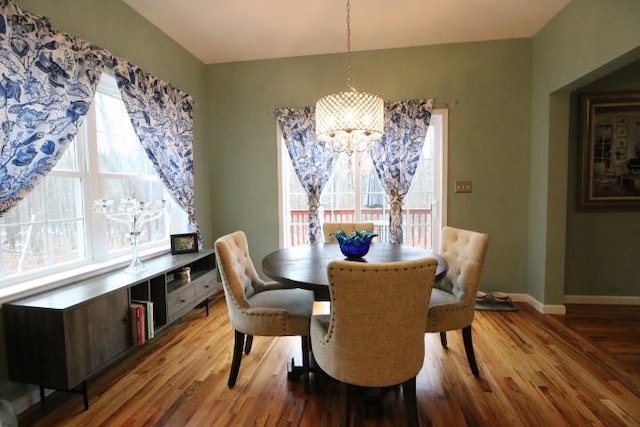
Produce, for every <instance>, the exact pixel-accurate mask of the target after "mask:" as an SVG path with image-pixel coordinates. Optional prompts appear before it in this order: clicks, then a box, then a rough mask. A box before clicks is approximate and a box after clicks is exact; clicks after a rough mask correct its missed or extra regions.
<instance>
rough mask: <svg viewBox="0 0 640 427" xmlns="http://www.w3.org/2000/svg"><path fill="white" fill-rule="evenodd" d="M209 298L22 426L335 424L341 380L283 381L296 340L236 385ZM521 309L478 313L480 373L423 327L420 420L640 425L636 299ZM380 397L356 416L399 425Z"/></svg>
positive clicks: (225, 325)
mask: <svg viewBox="0 0 640 427" xmlns="http://www.w3.org/2000/svg"><path fill="white" fill-rule="evenodd" d="M210 307H211V310H210V315H209V317H205V316H204V313H203V311H202V310H194V311H193V312H192V313H191V314H190V315H189V316H187V317H186V318H184V319H183V321H181V322H179V323H178V324H176V325H174V326H172V327H170V328H168V329H167V330H165V331H164V332H163V333H161V334H159V335H158V336H157V337H156V338H155V339H154V340H153V341H152V342H150V343H149V344H147V345H145V346H144V347H142V348H140V349H138V350H136V351H134V352H133V353H132V354H129V355H128V356H126V357H125V358H123V359H122V360H120V361H119V362H118V363H116V364H115V365H114V366H112V367H110V368H109V369H107V370H106V371H105V372H104V373H102V374H100V375H97V376H96V377H95V378H94V379H92V380H91V381H90V382H89V393H90V405H91V406H90V408H89V410H88V411H84V410H83V405H82V397H81V396H78V395H74V394H68V393H55V394H54V395H52V396H50V397H49V398H48V399H47V402H46V406H45V407H44V409H43V408H40V407H39V405H36V406H34V407H33V408H31V409H30V410H28V411H27V412H25V413H23V414H21V416H20V425H21V426H31V425H36V426H92V427H94V426H180V427H182V426H278V427H279V426H333V425H338V420H339V402H338V393H337V390H338V387H336V386H335V385H333V384H332V383H331V382H326V381H323V382H319V383H316V384H315V387H314V388H315V389H314V392H313V393H311V394H305V393H304V392H303V390H302V384H301V382H298V381H289V380H288V379H287V373H286V362H287V361H288V360H289V359H290V358H291V357H292V356H294V355H298V356H299V354H300V340H299V338H295V337H287V338H268V337H255V339H254V342H253V350H252V352H251V354H250V355H248V356H244V358H243V361H242V365H241V367H240V375H239V377H238V382H237V384H236V386H235V388H234V389H232V390H230V389H228V388H227V377H228V373H229V364H230V361H231V352H232V347H233V345H232V337H233V332H232V329H231V326H230V324H229V321H228V317H227V312H226V307H225V302H224V299H219V300H217V301H215V302H213V303H211V305H210ZM518 308H519V310H518V311H516V312H488V311H479V312H477V314H476V319H475V321H474V324H473V333H474V344H475V350H476V356H477V359H478V363H479V366H480V372H481V374H480V377H479V378H475V377H473V376H472V375H471V372H470V370H469V366H468V363H467V360H466V357H465V354H464V348H463V345H462V339H461V336H460V333H459V332H455V333H449V336H448V337H449V349H448V350H445V349H443V348H442V347H441V345H440V341H439V338H438V336H437V334H428V335H425V345H426V356H425V361H424V367H423V369H422V370H421V372H420V374H419V376H418V380H417V384H418V392H417V397H418V405H419V411H420V418H421V421H422V425H423V426H426V425H433V426H446V427H456V426H491V427H494V426H510V427H511V426H535V427H539V426H552V427H555V426H586V425H593V426H640V372H639V371H640V335H639V334H640V332H639V331H640V309H639V308H638V307H621V308H616V309H613V310H611V309H607V308H605V309H602V310H601V311H598V310H596V309H595V308H594V309H592V310H584V309H581V308H580V307H577V308H576V307H569V310H568V315H567V316H551V315H541V314H539V313H537V312H535V311H534V310H533V309H531V308H530V307H528V306H527V305H524V304H518ZM592 308H593V307H592ZM398 351H402V350H401V349H398ZM354 399H355V396H354ZM382 402H383V407H384V415H383V416H382V418H379V419H362V418H360V419H359V423H360V425H362V426H365V427H368V426H371V427H374V426H375V427H378V426H400V425H403V422H404V416H403V406H402V393H401V391H399V390H397V389H392V390H390V391H388V392H387V393H386V394H385V395H384V398H383V401H382ZM352 408H353V411H354V417H356V410H357V404H352Z"/></svg>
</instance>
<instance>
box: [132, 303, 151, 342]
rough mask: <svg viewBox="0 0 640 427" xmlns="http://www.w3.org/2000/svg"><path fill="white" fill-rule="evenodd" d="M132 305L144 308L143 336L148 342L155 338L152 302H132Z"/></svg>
mask: <svg viewBox="0 0 640 427" xmlns="http://www.w3.org/2000/svg"><path fill="white" fill-rule="evenodd" d="M131 302H132V303H134V304H140V305H142V306H143V307H144V310H145V318H144V328H143V331H144V334H145V338H146V339H147V340H150V339H151V338H153V337H154V336H155V327H154V324H153V301H144V300H132V301H131Z"/></svg>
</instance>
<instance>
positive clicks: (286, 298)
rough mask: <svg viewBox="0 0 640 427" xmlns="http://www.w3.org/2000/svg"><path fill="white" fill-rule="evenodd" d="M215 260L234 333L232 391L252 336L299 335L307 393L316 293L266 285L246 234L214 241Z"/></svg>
mask: <svg viewBox="0 0 640 427" xmlns="http://www.w3.org/2000/svg"><path fill="white" fill-rule="evenodd" d="M215 251H216V259H217V262H218V269H219V271H220V277H221V278H222V286H223V289H224V295H225V299H226V303H227V310H228V312H229V318H230V320H231V325H232V326H233V328H234V330H235V344H234V347H233V360H232V362H231V371H230V373H229V381H228V383H227V384H228V386H229V388H233V386H234V385H235V383H236V379H237V377H238V372H239V371H240V362H241V361H242V351H243V348H244V352H245V353H246V354H249V352H250V351H251V345H252V342H253V336H254V335H258V336H296V335H299V336H300V337H301V340H302V370H303V381H304V389H305V391H308V390H309V351H310V347H309V344H310V339H309V322H310V320H311V314H312V312H313V292H312V291H308V290H304V289H296V288H289V287H287V286H285V285H283V284H281V283H277V282H265V281H263V280H262V279H261V278H260V277H259V276H258V273H257V272H256V269H255V267H254V265H253V262H252V261H251V257H250V256H249V245H248V243H247V237H246V235H245V233H244V232H242V231H236V232H234V233H231V234H227V235H225V236H222V237H220V238H219V239H217V240H216V242H215Z"/></svg>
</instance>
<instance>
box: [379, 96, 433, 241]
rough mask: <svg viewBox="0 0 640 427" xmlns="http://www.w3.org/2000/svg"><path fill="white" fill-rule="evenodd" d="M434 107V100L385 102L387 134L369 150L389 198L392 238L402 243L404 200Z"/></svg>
mask: <svg viewBox="0 0 640 427" xmlns="http://www.w3.org/2000/svg"><path fill="white" fill-rule="evenodd" d="M432 109H433V101H432V100H427V101H425V100H422V99H412V100H408V101H397V102H385V124H384V135H383V136H382V138H381V139H380V140H379V141H377V142H375V143H374V144H373V145H372V146H371V148H370V151H369V153H370V154H371V159H372V160H373V165H374V167H375V170H376V173H377V174H378V178H380V182H381V183H382V186H383V187H384V190H385V193H386V194H387V196H388V197H389V200H390V212H389V241H390V242H391V243H397V244H401V243H402V241H403V239H402V201H403V199H404V196H405V195H406V194H407V193H408V192H409V187H410V186H411V180H412V179H413V176H414V175H415V173H416V168H417V167H418V160H420V155H421V154H422V146H423V145H424V140H425V137H426V135H427V128H428V127H429V121H430V120H431V111H432Z"/></svg>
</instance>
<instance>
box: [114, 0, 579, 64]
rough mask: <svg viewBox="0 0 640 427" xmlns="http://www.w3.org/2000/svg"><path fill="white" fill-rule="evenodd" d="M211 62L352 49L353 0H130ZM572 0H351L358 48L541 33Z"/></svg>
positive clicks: (184, 45)
mask: <svg viewBox="0 0 640 427" xmlns="http://www.w3.org/2000/svg"><path fill="white" fill-rule="evenodd" d="M123 1H124V2H125V3H127V4H128V5H129V6H131V7H132V8H133V9H134V10H136V11H137V12H138V13H140V14H141V15H142V16H144V17H145V18H146V19H147V20H148V21H150V22H152V23H153V24H154V25H156V26H157V27H158V28H160V29H161V30H162V31H163V32H165V33H166V34H167V35H169V37H171V38H172V39H173V40H175V41H176V42H177V43H179V44H180V45H182V46H183V47H184V48H185V49H187V50H188V51H189V52H191V53H192V54H193V55H195V56H196V57H198V58H199V59H200V60H201V61H202V62H204V63H205V64H213V63H221V62H233V61H245V60H254V59H267V58H282V57H289V56H301V55H316V54H326V53H337V52H346V51H347V47H346V1H345V0H123ZM569 1H570V0H351V42H352V47H351V50H352V51H359V50H371V49H385V48H396V47H408V46H423V45H433V44H443V43H458V42H468V41H481V40H498V39H507V38H520V37H532V36H534V35H535V34H536V33H537V32H538V31H539V30H540V29H541V28H542V27H543V26H544V25H545V24H546V23H547V22H549V20H550V19H551V18H552V17H553V16H554V15H556V14H557V13H558V12H559V11H560V10H561V9H562V8H563V7H564V6H566V5H567V4H568V3H569Z"/></svg>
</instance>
